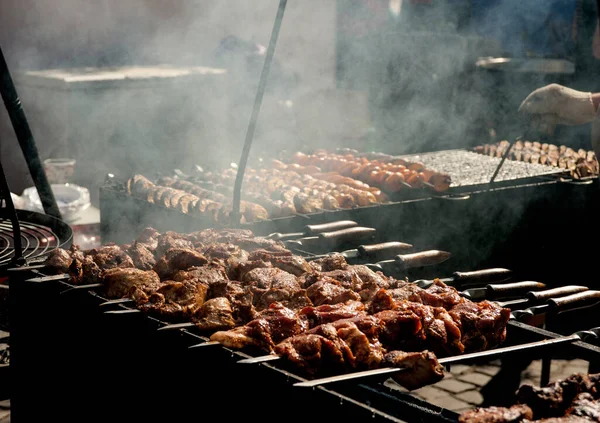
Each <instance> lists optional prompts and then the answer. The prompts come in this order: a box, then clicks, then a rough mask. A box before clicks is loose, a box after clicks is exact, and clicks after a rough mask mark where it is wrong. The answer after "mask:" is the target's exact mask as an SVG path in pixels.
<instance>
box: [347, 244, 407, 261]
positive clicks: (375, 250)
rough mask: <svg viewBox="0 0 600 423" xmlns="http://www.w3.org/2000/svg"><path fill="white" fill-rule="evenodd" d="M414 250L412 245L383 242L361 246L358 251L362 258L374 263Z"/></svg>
mask: <svg viewBox="0 0 600 423" xmlns="http://www.w3.org/2000/svg"><path fill="white" fill-rule="evenodd" d="M412 248H413V246H412V245H411V244H405V243H404V242H397V241H390V242H382V243H380V244H371V245H359V246H358V247H357V248H356V249H357V250H358V253H359V254H360V256H361V258H365V259H369V260H373V261H381V260H386V259H389V258H390V257H394V256H395V255H398V254H401V253H404V252H406V251H409V250H410V249H412Z"/></svg>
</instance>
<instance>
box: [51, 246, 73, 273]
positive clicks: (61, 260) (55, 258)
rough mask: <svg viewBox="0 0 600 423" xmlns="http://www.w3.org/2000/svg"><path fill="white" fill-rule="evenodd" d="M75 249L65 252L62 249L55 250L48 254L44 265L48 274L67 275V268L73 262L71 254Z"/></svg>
mask: <svg viewBox="0 0 600 423" xmlns="http://www.w3.org/2000/svg"><path fill="white" fill-rule="evenodd" d="M74 248H76V247H71V250H65V249H63V248H56V249H54V250H52V251H50V253H49V254H48V257H46V260H45V261H44V265H45V266H46V267H47V268H48V271H49V273H54V274H57V275H59V274H61V273H69V267H70V266H71V263H72V262H73V256H72V252H73V251H74V250H73V249H74Z"/></svg>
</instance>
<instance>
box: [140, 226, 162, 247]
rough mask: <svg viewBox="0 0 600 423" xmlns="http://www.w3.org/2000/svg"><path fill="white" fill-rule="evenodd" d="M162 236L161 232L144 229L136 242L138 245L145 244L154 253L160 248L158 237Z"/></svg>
mask: <svg viewBox="0 0 600 423" xmlns="http://www.w3.org/2000/svg"><path fill="white" fill-rule="evenodd" d="M159 236H160V232H158V231H157V230H156V229H154V228H150V227H148V228H146V229H144V230H143V231H142V232H141V233H140V234H139V235H138V237H137V239H136V240H135V243H137V244H143V245H144V246H145V247H146V248H148V249H149V250H150V251H152V252H154V250H156V247H158V237H159Z"/></svg>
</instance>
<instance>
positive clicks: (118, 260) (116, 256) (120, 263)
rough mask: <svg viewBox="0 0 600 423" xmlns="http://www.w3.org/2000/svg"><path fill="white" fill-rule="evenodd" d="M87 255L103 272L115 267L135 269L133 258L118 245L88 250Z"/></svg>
mask: <svg viewBox="0 0 600 423" xmlns="http://www.w3.org/2000/svg"><path fill="white" fill-rule="evenodd" d="M85 255H86V256H90V257H91V258H92V260H94V262H95V263H96V264H97V265H98V267H99V268H100V269H102V270H106V269H112V268H115V267H120V268H130V267H135V265H134V264H133V260H132V259H131V257H129V255H128V254H127V253H126V252H125V251H124V250H123V248H121V247H120V246H118V245H105V246H103V247H100V248H98V249H92V250H88V251H86V252H85Z"/></svg>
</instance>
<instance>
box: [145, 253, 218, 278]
mask: <svg viewBox="0 0 600 423" xmlns="http://www.w3.org/2000/svg"><path fill="white" fill-rule="evenodd" d="M206 263H208V260H207V259H206V257H204V256H203V255H202V254H201V253H199V252H198V251H196V250H193V249H190V248H171V249H169V250H167V252H166V253H165V255H163V256H162V257H160V258H159V259H158V260H157V261H156V264H155V265H154V267H153V270H154V271H155V272H156V273H158V276H160V278H161V279H169V278H171V277H173V275H174V274H175V273H176V272H177V271H179V270H187V269H189V268H190V267H196V266H202V265H204V264H206Z"/></svg>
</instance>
